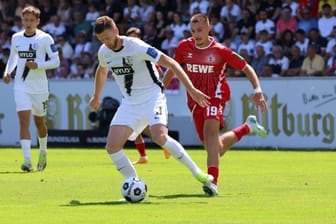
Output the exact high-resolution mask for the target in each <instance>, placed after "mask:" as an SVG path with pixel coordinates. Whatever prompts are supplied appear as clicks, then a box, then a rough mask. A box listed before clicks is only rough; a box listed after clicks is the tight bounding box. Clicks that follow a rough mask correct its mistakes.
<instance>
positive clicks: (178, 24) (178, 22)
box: [170, 12, 189, 40]
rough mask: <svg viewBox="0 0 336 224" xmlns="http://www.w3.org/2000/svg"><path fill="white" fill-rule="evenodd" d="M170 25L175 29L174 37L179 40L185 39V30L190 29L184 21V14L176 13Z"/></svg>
mask: <svg viewBox="0 0 336 224" xmlns="http://www.w3.org/2000/svg"><path fill="white" fill-rule="evenodd" d="M170 27H171V29H172V30H173V31H174V37H175V38H176V39H178V40H181V39H183V31H184V30H189V27H188V25H187V24H185V23H184V22H183V21H182V16H181V14H180V13H178V12H175V13H174V16H173V22H172V23H171V24H170Z"/></svg>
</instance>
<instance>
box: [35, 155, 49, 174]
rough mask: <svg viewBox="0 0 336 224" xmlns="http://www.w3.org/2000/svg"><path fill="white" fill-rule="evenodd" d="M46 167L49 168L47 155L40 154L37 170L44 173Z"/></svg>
mask: <svg viewBox="0 0 336 224" xmlns="http://www.w3.org/2000/svg"><path fill="white" fill-rule="evenodd" d="M46 166H47V155H46V154H41V153H40V155H39V159H38V163H37V170H38V171H43V170H44V169H45V168H46Z"/></svg>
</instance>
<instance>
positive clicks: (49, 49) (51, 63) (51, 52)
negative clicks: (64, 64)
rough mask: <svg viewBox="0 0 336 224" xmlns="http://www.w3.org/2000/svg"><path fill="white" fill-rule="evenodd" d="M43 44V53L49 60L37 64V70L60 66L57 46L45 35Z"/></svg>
mask: <svg viewBox="0 0 336 224" xmlns="http://www.w3.org/2000/svg"><path fill="white" fill-rule="evenodd" d="M45 38H46V40H45V41H46V43H45V45H44V46H45V51H46V53H47V55H48V57H49V60H46V61H43V62H39V63H38V68H39V69H45V70H46V69H53V68H56V67H58V66H59V65H60V59H59V56H58V50H57V46H56V44H55V42H54V40H53V39H52V37H51V36H50V35H47V36H46V37H45Z"/></svg>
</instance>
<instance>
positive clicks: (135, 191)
mask: <svg viewBox="0 0 336 224" xmlns="http://www.w3.org/2000/svg"><path fill="white" fill-rule="evenodd" d="M121 193H122V195H123V197H124V198H125V199H126V201H128V202H131V203H136V202H140V201H142V200H143V199H144V198H145V197H146V193H147V185H146V183H145V182H144V180H142V179H141V178H139V177H130V178H128V179H126V180H125V181H124V182H123V183H122V185H121Z"/></svg>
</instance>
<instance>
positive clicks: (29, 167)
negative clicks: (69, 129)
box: [21, 160, 34, 172]
mask: <svg viewBox="0 0 336 224" xmlns="http://www.w3.org/2000/svg"><path fill="white" fill-rule="evenodd" d="M21 170H22V171H26V172H33V170H34V169H33V166H32V165H31V162H30V161H27V160H25V161H24V162H23V163H22V165H21Z"/></svg>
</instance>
